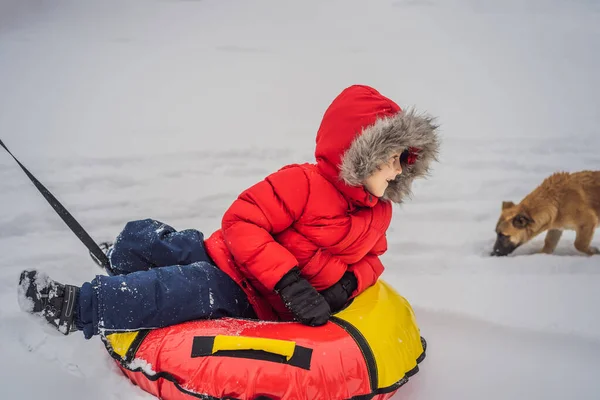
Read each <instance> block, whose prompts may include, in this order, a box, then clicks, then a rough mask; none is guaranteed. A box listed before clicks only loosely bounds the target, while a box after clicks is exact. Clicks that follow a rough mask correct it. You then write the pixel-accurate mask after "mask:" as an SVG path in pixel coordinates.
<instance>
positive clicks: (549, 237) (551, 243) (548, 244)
mask: <svg viewBox="0 0 600 400" xmlns="http://www.w3.org/2000/svg"><path fill="white" fill-rule="evenodd" d="M562 233H563V231H562V230H560V229H550V230H548V232H547V233H546V240H545V241H544V248H543V249H542V253H546V254H552V253H553V252H554V250H555V249H556V245H557V244H558V241H559V240H560V237H561V236H562Z"/></svg>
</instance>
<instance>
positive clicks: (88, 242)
mask: <svg viewBox="0 0 600 400" xmlns="http://www.w3.org/2000/svg"><path fill="white" fill-rule="evenodd" d="M0 146H2V147H4V150H6V151H7V152H8V154H10V155H11V157H12V158H14V159H15V161H16V162H17V164H19V166H20V167H21V169H22V170H23V171H24V172H25V174H27V176H28V177H29V179H31V182H33V184H34V185H35V187H36V188H38V190H39V191H40V193H41V194H42V196H44V198H45V199H46V200H48V203H50V205H51V206H52V208H54V211H56V213H57V214H58V215H59V216H60V217H61V218H62V220H63V221H65V223H66V224H67V226H68V227H69V228H71V230H72V231H73V233H74V234H75V235H76V236H77V237H78V238H79V240H81V241H82V242H83V244H85V246H86V247H87V248H88V249H89V251H90V252H91V253H92V254H93V255H94V256H95V257H96V258H97V259H98V260H99V261H100V263H101V264H102V266H103V267H104V268H107V267H109V262H108V258H107V257H106V254H104V253H103V252H102V250H101V249H100V247H99V246H98V244H97V243H96V242H94V240H93V239H92V238H91V237H90V235H88V233H87V232H86V231H85V229H83V227H82V226H81V225H79V222H77V221H76V220H75V218H73V216H72V215H71V214H70V213H69V212H68V211H67V209H66V208H65V207H64V206H63V205H62V204H60V202H59V201H58V200H57V199H56V197H54V196H53V195H52V193H50V191H49V190H48V189H46V188H45V187H44V185H42V184H41V183H40V181H38V180H37V179H36V178H35V176H33V175H32V174H31V172H29V171H28V170H27V168H25V167H24V166H23V164H21V162H20V161H19V160H17V158H16V157H15V156H14V155H13V154H12V153H11V152H10V150H8V148H7V147H6V146H5V145H4V143H2V140H0Z"/></svg>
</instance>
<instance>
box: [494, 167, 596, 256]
mask: <svg viewBox="0 0 600 400" xmlns="http://www.w3.org/2000/svg"><path fill="white" fill-rule="evenodd" d="M599 219H600V171H581V172H574V173H567V172H558V173H555V174H553V175H551V176H549V177H548V178H546V179H545V180H544V181H543V182H542V183H541V184H540V185H539V186H538V187H537V188H535V190H533V191H532V192H531V193H529V194H528V195H527V196H526V197H525V198H524V199H523V200H522V201H521V202H520V203H519V204H514V203H513V202H511V201H504V202H502V213H501V214H500V218H499V219H498V223H497V224H496V233H497V235H498V237H497V238H496V243H495V244H494V250H493V252H492V255H494V256H505V255H508V254H510V253H512V252H513V251H514V250H515V249H516V248H517V247H519V246H520V245H522V244H524V243H526V242H528V241H530V240H531V239H533V238H534V237H535V236H537V235H539V234H540V233H542V232H544V231H548V233H547V234H546V240H545V243H544V248H543V249H542V252H543V253H547V254H551V253H552V252H553V251H554V249H555V248H556V245H557V244H558V241H559V240H560V237H561V235H562V231H563V230H564V229H569V230H574V231H576V232H577V233H576V238H575V248H576V249H577V250H579V251H581V252H582V253H585V254H587V255H592V254H600V250H598V248H596V247H591V246H590V244H591V242H592V237H593V236H594V231H595V230H596V228H597V227H598V222H599Z"/></svg>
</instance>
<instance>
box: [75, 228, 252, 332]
mask: <svg viewBox="0 0 600 400" xmlns="http://www.w3.org/2000/svg"><path fill="white" fill-rule="evenodd" d="M108 256H109V260H110V264H111V267H110V271H107V272H108V274H109V275H110V276H104V275H98V276H96V278H95V279H93V280H92V281H91V282H86V283H84V284H83V285H82V287H81V289H80V292H79V302H78V307H77V311H76V315H75V324H76V326H77V328H78V329H80V330H82V331H83V333H84V335H85V337H86V339H89V338H91V337H92V336H93V335H97V334H99V333H104V334H108V333H111V332H118V331H128V330H136V329H147V328H160V327H164V326H169V325H175V324H178V323H182V322H185V321H190V320H196V319H216V318H221V317H238V318H256V315H255V313H254V310H253V309H252V306H251V305H250V303H249V302H248V298H247V297H246V294H245V293H244V291H243V290H242V289H241V288H240V287H239V286H238V285H237V284H236V283H235V282H234V281H233V280H232V279H231V278H230V277H229V276H228V275H227V274H226V273H224V272H223V271H221V270H220V269H219V268H218V267H217V266H215V265H214V263H213V262H212V260H211V259H210V258H209V256H208V255H207V254H206V251H205V250H204V236H203V234H202V233H201V232H199V231H197V230H194V229H189V230H184V231H181V232H177V231H175V229H173V228H172V227H170V226H168V225H166V224H163V223H161V222H159V221H155V220H151V219H145V220H139V221H132V222H129V223H127V225H126V226H125V228H124V229H123V231H122V232H121V233H120V234H119V236H118V237H117V239H116V241H115V243H114V246H113V248H112V249H111V251H110V252H109V253H108Z"/></svg>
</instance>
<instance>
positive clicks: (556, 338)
mask: <svg viewBox="0 0 600 400" xmlns="http://www.w3.org/2000/svg"><path fill="white" fill-rule="evenodd" d="M599 45H600V5H598V3H597V2H592V1H586V0H569V1H567V0H530V1H527V2H522V1H520V0H507V1H504V2H493V1H488V0H446V1H440V0H397V1H392V0H388V1H384V0H370V1H369V2H361V1H358V0H335V1H333V0H332V1H322V0H304V1H298V2H280V1H277V0H252V1H250V0H246V1H242V0H230V1H217V0H204V1H177V0H167V1H165V0H145V1H142V0H129V1H117V0H104V1H98V0H89V1H85V2H82V1H75V0H54V1H51V2H50V1H45V0H4V1H3V2H1V3H0V89H1V92H2V96H0V132H1V133H0V135H1V136H0V139H2V140H3V141H4V143H5V144H6V145H7V146H8V147H9V148H10V149H11V150H12V151H13V153H14V154H15V155H16V156H17V157H18V158H20V160H21V161H22V162H23V163H24V164H25V165H26V166H27V167H28V168H29V169H30V170H31V172H33V173H34V174H35V175H36V176H37V178H38V179H39V180H40V181H41V182H42V183H44V184H45V185H46V186H47V187H48V188H49V189H50V190H51V191H52V192H53V193H54V194H55V195H56V197H57V198H58V199H59V200H60V201H62V202H63V204H64V205H65V206H66V207H67V208H68V209H69V210H70V211H71V212H72V213H73V215H74V216H75V217H76V218H77V219H78V221H79V222H80V223H81V224H82V225H83V226H84V227H85V228H86V229H87V230H88V232H89V233H90V235H91V236H92V237H93V238H94V239H96V240H97V241H101V240H114V238H115V235H117V234H118V233H119V231H120V230H121V229H122V228H123V227H124V225H125V223H126V222H127V221H129V220H133V219H141V218H147V217H151V218H155V219H158V220H161V221H163V222H164V223H168V224H170V225H172V226H174V227H175V228H176V229H186V228H197V229H200V230H202V231H203V232H204V233H205V234H210V233H211V232H212V231H214V230H215V229H217V228H218V226H219V221H220V217H221V215H222V213H223V212H224V211H225V209H226V208H227V206H228V205H229V204H230V203H231V202H232V201H233V199H234V198H235V197H236V196H237V195H238V194H239V192H241V191H242V190H243V189H245V188H246V187H248V186H250V185H252V184H254V183H255V182H256V181H258V180H260V179H262V178H263V177H264V176H265V175H267V174H268V173H270V172H272V171H274V170H275V169H277V168H279V167H280V166H282V165H283V164H285V163H290V162H304V161H311V160H312V159H313V149H314V135H315V132H316V130H317V128H318V125H319V123H320V118H321V116H322V114H323V112H324V110H325V108H326V107H327V105H328V104H329V103H330V102H331V100H332V99H333V97H334V96H335V95H336V94H337V93H338V92H339V91H340V90H341V89H343V88H344V87H346V86H349V85H351V84H354V83H364V84H368V85H372V86H374V87H376V88H377V89H379V90H380V91H381V92H382V93H383V94H385V95H387V96H390V97H391V98H392V99H394V100H396V101H397V102H398V103H399V104H400V106H402V107H404V108H406V107H410V106H415V107H416V108H417V109H419V110H424V111H428V112H429V113H431V114H433V115H436V116H438V122H439V123H440V124H441V131H442V138H443V147H442V154H441V157H440V163H439V164H438V165H436V166H435V168H434V170H433V172H432V175H431V177H430V178H429V179H428V180H423V181H419V182H417V183H416V184H415V185H414V187H413V189H414V196H413V199H412V200H411V201H408V202H407V203H406V204H404V205H403V206H401V207H395V215H394V220H393V222H392V226H391V228H390V231H389V235H388V239H389V250H388V252H387V253H386V254H385V255H384V257H383V261H384V263H385V264H386V266H387V270H386V272H385V273H384V276H383V277H384V279H386V280H387V281H388V282H390V283H392V285H393V286H394V287H395V288H396V289H397V290H398V291H399V292H400V293H401V294H402V295H403V296H405V297H406V298H407V299H408V300H409V301H410V302H411V304H412V305H413V306H414V308H415V312H416V315H417V321H418V323H419V325H420V327H421V330H422V333H423V336H424V337H425V338H426V339H427V340H428V343H429V348H428V355H427V358H426V359H425V361H424V362H423V363H422V365H421V371H420V373H419V374H417V375H416V376H414V377H413V378H411V379H410V381H409V382H408V383H407V384H406V385H405V386H404V387H402V388H401V389H400V391H399V393H398V394H397V395H396V396H395V398H398V399H400V398H401V399H410V400H414V399H427V400H435V399H482V398H485V399H513V398H514V399H524V398H527V399H564V398H576V399H595V398H597V397H598V394H597V393H598V392H599V391H600V382H599V381H598V380H597V379H596V377H595V376H594V375H595V374H594V372H595V371H598V370H599V368H600V319H598V318H597V316H596V308H595V307H596V305H597V304H598V303H599V301H600V290H599V289H600V258H599V257H598V256H596V257H586V256H581V255H580V254H578V253H577V251H576V250H575V249H574V248H573V245H572V242H573V239H574V234H573V233H572V232H568V233H565V234H564V235H563V238H562V240H561V242H560V243H559V246H558V249H557V252H556V254H554V255H541V254H535V253H536V251H538V250H539V249H541V247H542V243H543V237H541V236H540V237H538V238H536V239H535V240H534V241H533V242H532V243H530V244H528V245H526V246H523V248H521V249H519V250H518V251H517V252H516V253H515V254H514V255H513V256H510V257H505V258H493V257H489V252H490V251H491V247H492V243H493V240H494V226H495V223H496V220H497V218H498V215H499V212H500V206H501V202H502V201H503V200H513V201H518V200H520V199H521V198H522V197H523V196H524V195H526V194H527V193H528V192H529V191H530V190H532V189H533V188H534V187H535V186H536V185H537V184H539V183H540V182H541V181H542V180H543V179H544V178H545V177H546V176H548V175H550V174H551V173H553V172H555V171H558V170H566V171H576V170H581V169H598V165H600V153H599V152H598V148H599V146H598V145H599V144H600V136H598V135H599V132H598V126H599V125H600V113H598V112H597V108H598V104H599V103H600V90H599V89H600V76H599V75H598V73H597V71H599V70H600V56H599V54H600V53H598V51H597V49H598V48H599ZM0 193H1V196H0V199H1V201H2V207H1V208H0V226H2V230H0V338H1V340H0V355H2V359H3V360H4V363H3V365H0V372H1V373H0V385H1V387H2V392H3V398H14V399H29V398H37V397H44V398H46V399H61V400H67V399H79V398H81V397H82V395H83V394H84V393H85V397H86V398H88V399H111V400H113V399H150V398H152V397H151V396H150V395H148V394H146V393H145V392H143V391H142V390H141V389H139V388H138V387H135V386H133V385H132V384H131V383H130V382H129V381H128V380H127V379H126V378H125V377H124V376H123V375H122V374H121V373H120V372H119V371H118V369H117V368H116V367H115V365H114V363H113V361H112V360H111V359H110V357H109V356H108V354H107V353H106V351H105V350H104V348H103V345H102V343H101V342H100V340H92V341H86V340H84V339H83V337H82V335H78V334H74V335H70V336H68V337H64V336H62V335H61V334H59V333H58V332H56V331H55V330H53V329H52V328H49V327H45V326H43V325H42V324H41V323H39V322H38V321H36V320H35V319H34V318H33V317H31V316H29V315H27V314H25V313H23V312H22V311H20V309H19V304H18V298H17V290H18V288H17V286H18V284H17V283H18V277H19V273H20V272H21V271H22V270H23V269H27V268H38V269H40V270H43V271H44V272H47V273H48V274H49V275H50V276H51V277H52V278H53V279H57V280H59V281H61V282H64V283H71V284H75V283H77V284H81V283H83V282H84V281H89V280H91V279H92V277H93V276H94V274H97V273H100V270H99V269H98V268H97V266H96V265H95V264H94V263H93V262H92V261H91V259H90V258H89V256H88V254H87V250H86V249H85V248H84V247H83V245H82V244H81V243H80V242H79V241H78V239H77V238H76V237H75V236H74V235H73V234H72V233H71V232H70V231H69V230H68V228H66V226H65V225H64V223H63V222H62V221H61V220H60V218H59V217H58V216H57V215H56V214H55V213H54V211H53V210H52V209H51V208H50V207H49V206H48V204H47V203H46V201H45V200H44V199H43V198H42V196H40V194H39V193H38V192H37V190H36V189H35V188H34V187H33V185H32V184H31V182H29V180H28V179H27V177H26V176H25V175H24V174H23V172H22V171H21V170H20V169H19V168H18V166H17V165H16V164H15V162H14V161H13V160H12V159H11V158H10V157H9V156H8V154H6V153H5V152H3V151H0ZM599 240H600V238H596V239H594V241H593V243H594V244H595V245H596V246H598V243H600V242H599ZM33 382H35V384H33Z"/></svg>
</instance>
